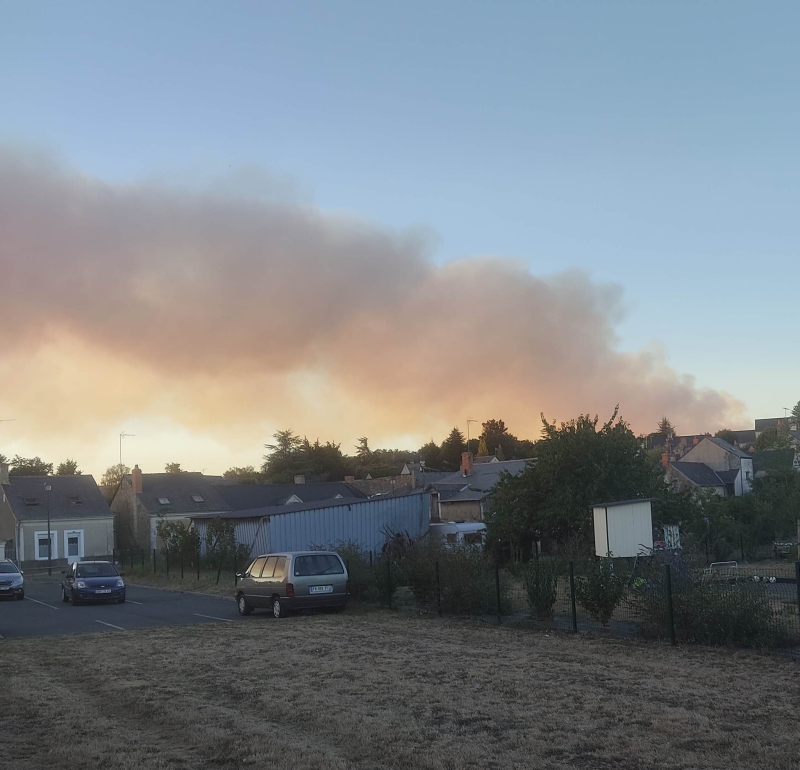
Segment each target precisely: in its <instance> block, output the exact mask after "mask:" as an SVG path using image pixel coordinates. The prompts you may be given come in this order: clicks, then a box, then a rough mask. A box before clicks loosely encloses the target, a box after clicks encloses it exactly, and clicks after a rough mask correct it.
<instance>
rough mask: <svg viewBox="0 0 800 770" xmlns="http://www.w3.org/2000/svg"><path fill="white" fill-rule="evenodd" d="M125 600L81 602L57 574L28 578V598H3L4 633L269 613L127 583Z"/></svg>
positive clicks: (0, 626)
mask: <svg viewBox="0 0 800 770" xmlns="http://www.w3.org/2000/svg"><path fill="white" fill-rule="evenodd" d="M126 593H127V601H126V602H125V604H116V603H115V604H82V605H80V606H78V607H73V606H72V605H71V604H64V603H63V602H62V601H61V583H60V581H58V580H57V579H55V578H53V579H51V580H47V579H45V580H41V579H35V580H30V581H29V580H26V581H25V600H24V601H13V600H9V599H3V600H0V639H3V638H11V637H21V636H50V635H56V634H88V633H91V632H93V631H129V630H132V629H135V628H153V627H155V626H188V625H195V624H197V623H233V622H237V621H240V620H251V619H252V618H255V619H256V620H258V619H261V620H264V619H266V618H267V617H268V616H267V615H266V613H258V614H256V615H253V616H251V618H242V617H240V615H239V614H238V612H237V611H236V604H235V603H234V602H233V601H231V600H230V599H225V598H222V597H216V596H199V595H196V594H182V593H177V592H174V591H163V590H159V589H155V588H136V587H133V586H128V590H127V592H126Z"/></svg>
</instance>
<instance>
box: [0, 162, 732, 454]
mask: <svg viewBox="0 0 800 770" xmlns="http://www.w3.org/2000/svg"><path fill="white" fill-rule="evenodd" d="M0 291H1V292H2V300H1V301H0V323H1V324H2V329H3V332H4V333H3V348H2V353H0V377H2V392H1V393H0V404H2V408H3V409H4V410H5V411H6V412H9V411H10V412H13V413H14V414H21V415H22V416H24V417H25V419H26V420H27V423H28V429H29V430H30V431H32V432H33V435H34V436H35V434H36V433H37V432H44V431H45V430H47V431H51V432H52V431H54V430H63V431H71V430H76V429H77V428H78V426H81V428H82V430H86V429H87V428H88V429H89V430H91V429H92V428H98V429H99V428H100V427H101V426H109V425H112V424H113V425H118V424H119V423H120V422H121V421H123V420H125V419H127V418H128V417H130V416H131V415H134V414H135V415H143V414H164V415H169V416H170V418H171V419H172V420H174V421H176V422H177V423H180V424H182V425H184V426H186V428H187V429H188V430H190V431H193V432H198V433H209V434H211V435H215V436H217V437H218V438H219V440H221V441H223V442H233V443H235V442H236V441H242V440H244V437H246V439H247V440H248V441H250V440H254V441H256V442H257V443H256V447H257V446H258V443H261V439H264V438H266V436H265V435H263V434H261V431H262V430H264V429H265V426H273V427H274V426H293V427H295V428H296V429H298V430H300V431H301V432H307V433H308V434H309V435H310V436H312V437H315V436H317V435H321V436H322V437H323V438H328V437H330V438H337V437H338V438H340V439H341V438H344V439H347V438H350V437H354V436H358V435H362V434H365V433H366V434H368V435H371V436H375V437H378V436H409V437H418V438H422V439H424V440H427V439H428V437H430V436H431V435H433V436H434V437H435V438H438V439H440V438H441V437H442V435H443V433H444V432H445V431H446V430H447V429H448V428H449V427H451V426H452V425H453V424H456V423H459V424H463V422H464V420H465V418H466V417H467V416H469V417H476V418H482V419H487V418H489V417H502V418H503V419H504V420H505V421H506V424H508V425H509V426H510V427H511V429H512V430H513V431H514V432H515V433H517V434H518V435H522V436H529V437H532V438H535V437H537V436H538V425H539V420H538V415H539V412H541V411H544V412H545V413H546V414H547V415H548V416H549V417H553V418H558V419H566V418H569V417H571V416H574V415H576V414H577V413H579V412H587V411H588V412H599V413H600V415H601V416H605V415H608V414H609V413H610V412H611V410H612V409H613V407H614V405H615V404H617V403H619V404H620V406H621V413H622V415H623V417H624V418H626V419H627V420H628V421H629V422H631V423H632V424H633V427H634V428H635V429H638V430H642V431H646V430H651V429H653V428H654V426H655V422H656V421H657V420H658V418H660V417H661V416H662V415H663V414H667V415H669V416H670V418H671V419H672V421H673V422H674V423H675V424H676V425H677V426H678V428H679V429H683V430H685V431H687V432H690V431H691V432H695V431H699V430H703V429H713V428H717V427H720V426H722V425H723V423H727V422H729V421H731V420H733V419H735V418H736V417H738V416H740V414H741V412H742V407H741V404H739V403H738V402H736V401H735V400H733V399H732V398H731V397H730V396H728V395H726V394H724V393H720V392H717V391H713V390H708V389H703V388H699V387H698V386H697V385H696V384H695V382H694V381H693V379H692V378H691V377H690V376H684V375H679V374H677V373H676V372H674V371H673V370H671V369H670V368H668V367H667V366H665V365H664V363H663V356H661V355H659V354H658V353H656V352H652V351H650V352H641V353H635V354H630V353H623V352H620V351H619V350H618V349H617V341H616V337H615V325H616V324H617V323H618V321H619V319H620V318H621V314H622V307H621V302H622V297H621V291H620V290H619V288H617V287H614V286H606V285H598V284H596V283H594V282H592V281H591V280H590V279H589V278H588V277H587V276H586V275H584V274H582V273H580V272H575V271H573V272H565V273H563V274H560V275H557V276H555V277H549V278H543V277H538V276H536V275H533V274H532V273H531V272H530V270H529V269H528V267H527V266H526V265H525V264H523V263H521V262H517V261H513V260H509V259H501V258H469V259H463V260H461V261H458V262H451V263H448V264H445V265H441V266H440V265H436V264H435V263H434V261H433V259H432V257H431V254H430V248H429V245H428V243H427V241H426V239H425V238H424V237H423V236H421V235H419V234H416V233H398V232H392V231H390V230H388V229H386V228H381V227H376V226H373V225H369V224H365V223H363V222H360V221H357V220H355V219H348V218H346V217H342V216H331V215H327V214H325V213H322V212H320V211H319V210H316V209H314V208H313V207H310V206H303V205H300V204H297V203H293V204H281V203H279V202H274V201H272V202H269V201H266V202H265V201H261V200H257V199H252V198H250V199H248V198H244V197H237V196H236V195H233V194H226V195H219V194H217V195H211V194H197V193H189V192H182V191H178V190H175V189H168V188H166V187H164V186H160V187H159V186H157V185H156V184H153V183H149V184H144V183H143V184H139V185H122V184H117V185H112V184H107V183H104V182H101V181H99V180H97V179H92V178H87V177H86V176H84V175H81V174H80V173H77V172H76V171H73V170H70V169H66V168H64V167H63V166H60V165H58V164H56V163H53V162H50V161H43V160H40V159H31V158H30V157H23V156H21V155H20V154H15V153H12V152H5V153H2V152H0ZM0 416H2V415H0ZM255 451H256V452H257V451H258V450H257V449H256V450H255ZM255 459H257V457H256V458H255Z"/></svg>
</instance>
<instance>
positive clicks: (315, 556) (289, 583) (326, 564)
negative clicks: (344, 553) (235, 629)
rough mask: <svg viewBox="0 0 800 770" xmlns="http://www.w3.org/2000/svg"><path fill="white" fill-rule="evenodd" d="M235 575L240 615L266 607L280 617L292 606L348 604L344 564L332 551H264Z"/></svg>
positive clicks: (309, 606) (336, 609) (342, 607)
mask: <svg viewBox="0 0 800 770" xmlns="http://www.w3.org/2000/svg"><path fill="white" fill-rule="evenodd" d="M238 578H239V580H238V583H237V586H236V604H237V605H238V607H239V613H240V614H241V615H249V614H250V613H251V612H252V611H253V610H254V609H256V608H259V607H266V608H269V609H270V610H271V611H272V614H273V615H274V616H275V617H276V618H282V617H284V616H285V615H288V614H289V613H291V612H293V611H294V610H301V609H307V608H314V607H329V608H331V609H332V610H335V611H340V610H343V609H344V608H345V607H346V606H347V597H348V595H349V591H348V584H347V567H345V564H344V562H343V561H342V559H341V557H340V556H339V554H338V553H334V552H333V551H297V552H293V553H269V554H264V555H263V556H257V557H256V558H255V559H253V562H252V564H251V565H250V566H249V567H248V568H247V570H245V572H243V573H242V574H241V575H238Z"/></svg>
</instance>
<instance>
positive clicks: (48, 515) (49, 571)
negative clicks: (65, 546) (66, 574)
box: [44, 481, 53, 575]
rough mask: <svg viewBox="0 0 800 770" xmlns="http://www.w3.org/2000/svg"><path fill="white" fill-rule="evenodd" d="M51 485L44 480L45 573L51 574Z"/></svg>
mask: <svg viewBox="0 0 800 770" xmlns="http://www.w3.org/2000/svg"><path fill="white" fill-rule="evenodd" d="M51 489H52V487H51V486H50V484H49V483H48V482H46V481H45V482H44V491H45V494H46V496H47V574H48V575H52V574H53V535H52V534H51V532H50V490H51Z"/></svg>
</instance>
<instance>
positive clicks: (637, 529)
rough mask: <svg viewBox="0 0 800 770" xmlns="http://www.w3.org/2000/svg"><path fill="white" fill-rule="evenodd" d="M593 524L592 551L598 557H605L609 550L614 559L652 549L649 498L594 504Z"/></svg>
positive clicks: (651, 518)
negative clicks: (605, 504)
mask: <svg viewBox="0 0 800 770" xmlns="http://www.w3.org/2000/svg"><path fill="white" fill-rule="evenodd" d="M594 527H595V553H596V554H597V555H598V556H607V555H608V554H609V552H610V553H611V555H612V556H613V557H615V558H625V557H633V556H637V555H638V554H641V553H647V551H646V549H648V548H649V549H652V548H653V514H652V510H651V507H650V501H637V502H634V503H626V504H624V505H613V506H609V507H608V508H602V507H596V508H595V509H594ZM598 530H600V531H599V537H598ZM606 535H607V538H606Z"/></svg>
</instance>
